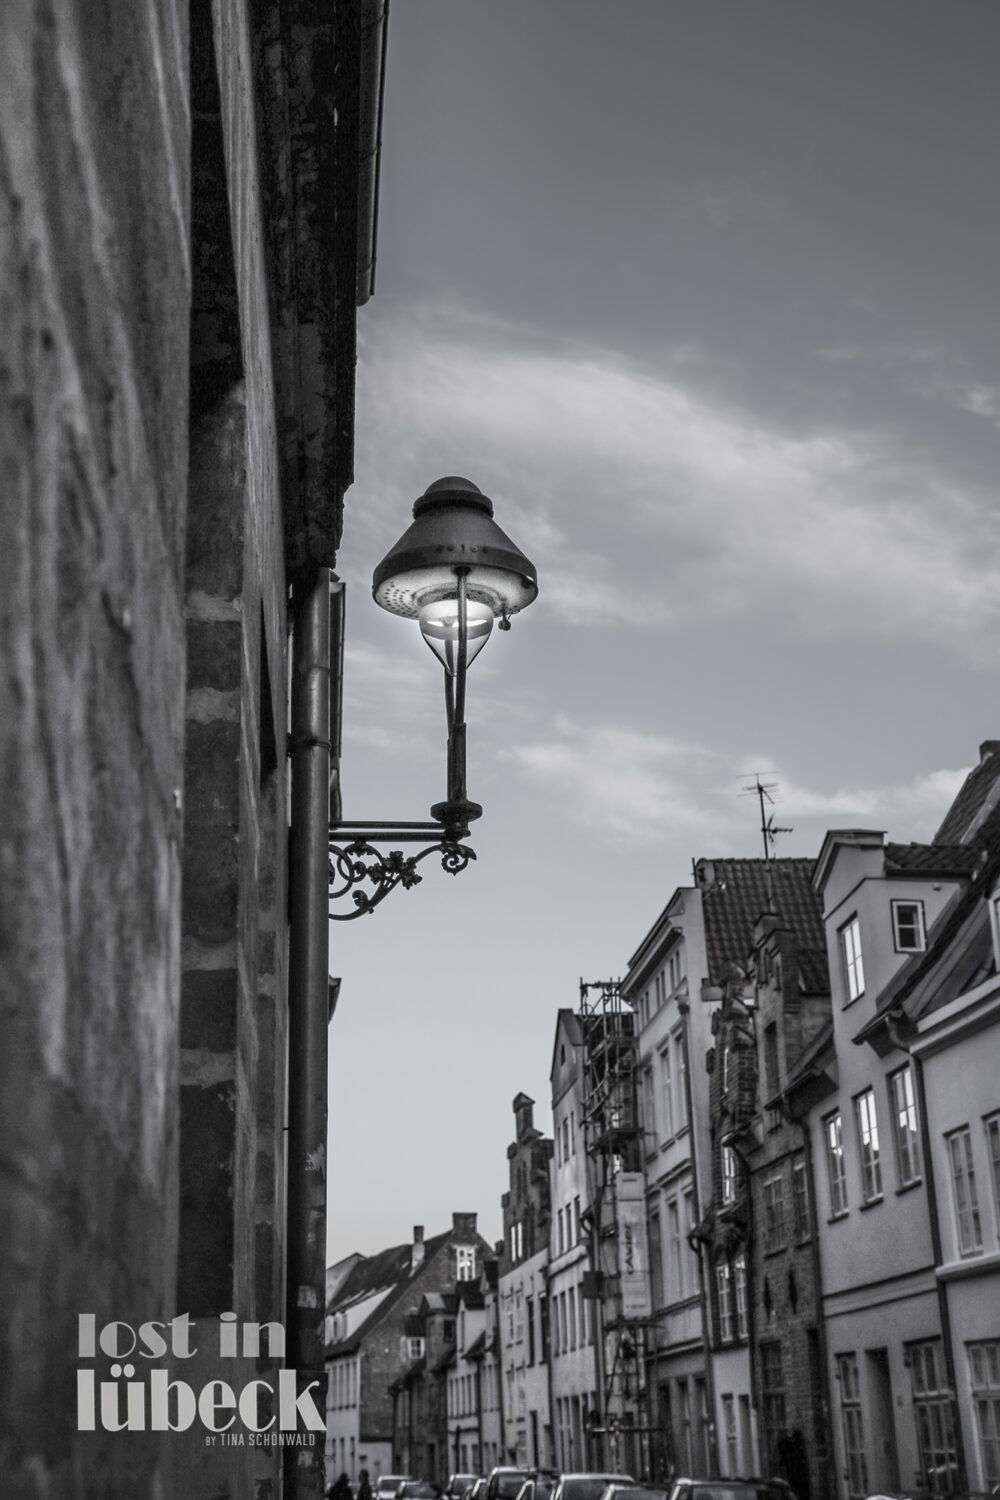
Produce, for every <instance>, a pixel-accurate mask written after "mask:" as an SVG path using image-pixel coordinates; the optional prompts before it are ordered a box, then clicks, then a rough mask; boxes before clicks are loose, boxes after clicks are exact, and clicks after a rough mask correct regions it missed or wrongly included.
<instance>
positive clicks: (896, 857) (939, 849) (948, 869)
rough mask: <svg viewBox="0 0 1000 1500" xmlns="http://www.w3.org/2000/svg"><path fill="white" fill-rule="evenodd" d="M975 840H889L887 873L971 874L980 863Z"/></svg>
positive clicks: (887, 845)
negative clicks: (937, 841) (898, 842)
mask: <svg viewBox="0 0 1000 1500" xmlns="http://www.w3.org/2000/svg"><path fill="white" fill-rule="evenodd" d="M980 859H981V855H980V851H979V849H978V848H977V847H976V846H975V845H974V844H939V843H933V844H886V846H885V870H886V874H892V873H894V872H895V871H897V870H898V871H899V872H900V873H906V874H915V875H971V873H972V871H973V870H974V869H975V868H976V866H977V865H978V864H979V862H980Z"/></svg>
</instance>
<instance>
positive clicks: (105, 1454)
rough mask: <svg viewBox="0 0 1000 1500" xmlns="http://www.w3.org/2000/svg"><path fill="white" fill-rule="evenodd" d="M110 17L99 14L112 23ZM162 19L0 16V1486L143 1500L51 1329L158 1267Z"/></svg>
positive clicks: (176, 835) (162, 1241) (176, 382)
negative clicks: (87, 1411)
mask: <svg viewBox="0 0 1000 1500" xmlns="http://www.w3.org/2000/svg"><path fill="white" fill-rule="evenodd" d="M126 10H127V15H126V14H125V12H126ZM187 10H188V7H187V4H186V3H180V0H163V3H162V4H159V5H156V6H153V5H140V6H137V7H133V6H129V7H127V8H125V7H122V6H121V5H115V4H112V3H110V0H61V3H60V4H58V5H57V4H54V3H51V0H49V3H45V0H19V3H16V4H10V5H4V6H3V7H0V327H2V329H3V339H2V342H0V470H2V483H0V507H2V518H3V527H2V530H3V538H4V545H3V547H2V549H0V659H2V668H3V669H2V671H0V722H2V724H3V752H2V756H3V759H2V767H0V769H2V785H3V792H4V805H3V813H2V832H0V880H2V887H3V903H4V904H3V912H2V921H0V925H2V931H3V938H2V943H3V957H2V964H0V968H2V974H3V978H2V985H3V993H2V1014H3V1017H4V1026H3V1037H2V1039H0V1097H2V1099H3V1105H4V1128H3V1131H2V1135H0V1139H2V1146H0V1150H2V1153H3V1173H2V1184H3V1185H2V1187H0V1222H2V1223H3V1226H4V1234H3V1243H2V1249H0V1284H2V1285H3V1288H4V1296H5V1302H6V1304H7V1306H8V1308H10V1309H12V1310H13V1311H12V1315H11V1316H10V1317H9V1318H8V1319H6V1320H5V1323H4V1328H3V1332H2V1333H0V1367H2V1373H0V1380H2V1386H3V1390H4V1401H3V1406H2V1412H0V1470H2V1473H3V1491H4V1495H5V1496H6V1497H10V1500H20V1497H41V1496H52V1497H55V1496H59V1497H64V1496H72V1495H77V1494H79V1495H83V1494H93V1493H95V1485H97V1486H99V1490H100V1493H101V1495H102V1496H107V1497H116V1496H122V1497H125V1496H129V1497H131V1496H133V1495H136V1494H144V1495H152V1494H167V1493H168V1492H169V1483H168V1481H167V1479H166V1476H165V1472H164V1462H163V1460H164V1454H163V1451H162V1447H161V1444H160V1443H159V1441H158V1440H156V1439H153V1438H148V1437H144V1436H142V1435H140V1434H136V1435H134V1437H133V1438H130V1439H129V1441H127V1442H125V1441H123V1440H122V1438H121V1437H120V1436H117V1435H115V1434H101V1433H97V1434H78V1433H77V1432H76V1430H75V1428H76V1420H75V1368H76V1347H77V1346H76V1333H77V1322H76V1319H77V1314H78V1312H81V1311H90V1312H93V1313H95V1314H96V1315H97V1318H98V1321H99V1323H103V1322H105V1321H108V1320H111V1319H124V1320H128V1321H130V1322H133V1323H135V1322H137V1321H140V1320H142V1319H147V1318H151V1317H157V1316H161V1315H163V1313H164V1312H165V1310H166V1309H167V1308H168V1307H169V1306H170V1304H171V1303H172V1299H173V1285H172V1271H173V1254H174V1247H175V1244H176V1234H177V1223H176V1211H175V1201H176V1191H175V1182H176V1176H175V1174H176V1131H175V1104H176V1028H177V995H178V991H179V973H178V969H179V942H180V934H179V924H178V911H179V899H178V895H179V883H180V839H181V785H182V777H181V742H182V716H183V694H184V649H183V605H182V600H183V551H182V538H183V533H184V520H185V496H186V472H187V383H188V295H189V274H190V272H189V261H188V248H187V240H188V222H187V220H188V208H187V205H188V197H189V179H188V162H189V144H188V136H189V119H188V78H187V68H186V56H187Z"/></svg>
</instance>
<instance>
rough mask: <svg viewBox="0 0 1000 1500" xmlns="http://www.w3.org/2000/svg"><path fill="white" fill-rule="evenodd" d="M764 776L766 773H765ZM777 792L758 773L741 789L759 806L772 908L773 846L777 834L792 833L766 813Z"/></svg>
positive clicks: (773, 782) (776, 788)
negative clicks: (750, 784) (773, 794)
mask: <svg viewBox="0 0 1000 1500" xmlns="http://www.w3.org/2000/svg"><path fill="white" fill-rule="evenodd" d="M765 774H766V773H765ZM777 790H778V783H777V782H776V781H761V779H760V772H759V771H758V772H756V773H755V775H754V780H753V785H752V786H745V787H744V788H743V792H744V795H746V796H752V797H756V798H757V801H758V803H759V804H760V836H761V839H762V840H763V843H764V858H765V860H766V861H767V901H768V906H770V907H772V908H773V905H774V890H773V882H772V875H771V861H772V860H773V858H774V844H775V841H776V840H777V837H778V834H779V833H794V831H795V830H794V829H793V828H779V827H778V826H777V825H776V823H775V821H774V817H775V815H774V813H773V812H768V810H767V809H768V806H771V807H773V806H774V804H775V799H774V798H773V797H772V796H771V793H772V792H776V791H777Z"/></svg>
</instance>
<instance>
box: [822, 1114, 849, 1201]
mask: <svg viewBox="0 0 1000 1500" xmlns="http://www.w3.org/2000/svg"><path fill="white" fill-rule="evenodd" d="M834 1122H836V1126H837V1141H836V1145H834V1143H833V1142H832V1141H831V1138H830V1128H831V1126H832V1125H833V1124H834ZM821 1123H822V1126H823V1155H824V1157H825V1159H826V1182H827V1193H828V1197H829V1200H830V1218H831V1219H840V1218H843V1216H844V1214H846V1213H847V1212H848V1198H847V1156H846V1153H845V1151H844V1119H843V1116H842V1115H841V1112H840V1110H839V1109H835V1110H831V1112H830V1113H829V1114H828V1115H824V1116H823V1119H822V1122H821ZM838 1167H839V1170H837V1168H838Z"/></svg>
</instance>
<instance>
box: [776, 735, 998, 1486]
mask: <svg viewBox="0 0 1000 1500" xmlns="http://www.w3.org/2000/svg"><path fill="white" fill-rule="evenodd" d="M998 748H1000V747H998V745H997V743H996V742H994V741H989V742H987V743H986V744H985V745H984V746H983V747H982V751H981V760H980V764H979V766H977V767H976V769H975V770H974V771H973V772H972V773H971V774H970V776H969V777H968V778H967V780H966V782H965V784H964V786H963V787H962V789H961V790H960V792H959V794H958V796H957V797H956V799H955V801H954V803H953V804H952V807H951V809H950V810H949V813H948V815H947V816H946V818H945V820H944V822H943V824H942V826H941V828H940V829H939V830H938V833H937V835H936V836H935V838H934V839H933V840H932V841H931V843H929V844H916V843H910V844H897V843H892V842H888V841H887V840H886V838H885V835H884V834H883V833H881V832H878V831H873V830H864V829H847V830H834V831H832V832H830V833H828V834H827V836H826V838H825V840H824V842H823V846H822V849H821V851H820V855H819V858H818V860H817V862H816V871H815V875H814V884H815V888H816V891H817V892H818V894H819V895H820V896H821V898H822V901H823V910H824V922H825V926H826V936H827V956H828V961H829V966H830V983H831V995H832V1009H831V1019H830V1026H829V1032H828V1035H827V1036H826V1037H818V1038H817V1039H816V1042H815V1043H814V1045H813V1047H812V1048H810V1049H808V1050H807V1052H806V1053H805V1054H804V1056H803V1058H802V1060H801V1063H800V1066H799V1068H798V1069H797V1070H796V1071H795V1072H794V1073H793V1075H792V1077H791V1078H790V1079H789V1080H788V1083H787V1085H786V1088H785V1090H784V1091H783V1095H782V1100H783V1103H784V1106H785V1107H786V1108H787V1109H788V1110H789V1112H790V1113H791V1114H792V1115H793V1116H794V1117H795V1118H796V1119H799V1120H801V1121H802V1122H803V1124H804V1125H805V1127H806V1130H807V1133H808V1150H809V1151H810V1152H811V1155H812V1159H813V1161H814V1163H815V1190H816V1231H817V1238H818V1248H819V1269H820V1276H821V1282H822V1301H821V1305H822V1318H823V1324H824V1329H825V1343H826V1348H825V1356H824V1362H825V1367H826V1369H825V1375H826V1384H827V1389H828V1391H829V1392H830V1396H831V1407H832V1411H831V1422H830V1427H831V1433H832V1438H833V1452H834V1462H833V1464H832V1466H831V1468H832V1472H833V1474H834V1476H835V1479H836V1482H837V1494H838V1496H840V1497H841V1500H855V1497H861V1496H863V1495H866V1494H870V1493H871V1492H872V1491H873V1490H883V1491H891V1490H898V1489H900V1488H908V1487H913V1488H916V1489H920V1490H924V1491H928V1492H930V1493H931V1494H932V1495H937V1494H945V1493H947V1492H949V1491H953V1490H957V1489H963V1488H965V1487H966V1485H965V1483H964V1464H963V1462H962V1452H961V1428H960V1425H959V1420H958V1413H957V1407H956V1389H955V1372H954V1368H953V1366H954V1359H953V1356H952V1351H951V1348H950V1342H949V1339H948V1336H947V1326H946V1324H947V1316H946V1312H945V1299H944V1298H943V1296H942V1290H941V1288H942V1282H941V1278H940V1272H939V1266H940V1262H941V1247H940V1245H939V1243H938V1239H939V1236H938V1231H937V1228H936V1212H935V1210H936V1207H937V1205H936V1202H935V1199H934V1195H933V1184H932V1182H931V1180H930V1178H929V1175H928V1162H927V1154H928V1143H927V1140H926V1138H925V1137H926V1134H927V1130H928V1122H927V1118H926V1109H925V1108H924V1107H922V1104H921V1099H920V1097H919V1094H920V1090H919V1077H918V1072H917V1068H916V1066H915V1063H914V1060H913V1058H912V1057H911V1054H910V1050H909V1048H910V1045H911V1042H912V1041H913V1038H914V1029H915V1026H918V1025H919V1022H915V1021H914V1018H913V1016H912V1015H911V1014H910V1009H911V1008H918V1007H917V1001H916V995H917V993H918V991H919V986H917V985H916V976H917V975H918V974H920V973H923V972H926V970H925V964H926V963H927V961H928V959H927V956H928V955H929V954H931V953H936V952H937V953H940V952H942V947H943V948H944V949H949V950H950V953H951V959H952V961H954V960H955V958H956V956H957V953H958V950H957V949H953V948H951V944H950V943H949V941H948V934H949V933H950V932H952V931H953V930H954V923H955V921H956V918H957V914H958V913H960V912H961V911H962V910H963V909H964V906H965V903H966V902H967V901H969V900H973V902H974V901H975V899H976V898H974V897H970V894H969V893H970V892H971V891H974V890H975V889H976V887H978V886H980V885H981V882H982V872H983V869H984V866H985V864H986V863H987V861H988V845H989V842H990V839H991V838H992V832H991V830H992V828H993V827H994V824H995V816H994V814H995V809H996V807H997V803H998V800H1000V754H998V753H997V751H998ZM942 962H946V960H942ZM939 972H943V971H939ZM946 992H947V991H946V990H943V991H941V992H940V993H942V994H944V993H946ZM920 993H923V994H924V996H925V998H927V992H926V991H920ZM927 1027H928V1031H930V1030H931V1029H932V1028H933V1023H931V1022H928V1023H927ZM938 1076H939V1077H943V1076H944V1070H942V1072H941V1073H939V1074H938ZM964 1094H965V1091H964V1089H963V1090H962V1091H961V1092H960V1093H959V1094H958V1095H957V1098H958V1099H959V1100H962V1099H963V1096H964ZM950 1139H954V1140H956V1141H959V1142H960V1143H961V1142H962V1141H963V1140H964V1138H963V1137H961V1136H960V1135H954V1136H951V1137H950ZM961 1149H962V1146H961V1144H960V1145H959V1146H957V1147H956V1148H955V1150H956V1152H957V1155H956V1160H960V1159H961ZM961 1180H962V1182H963V1184H964V1182H965V1179H961ZM781 1352H782V1354H783V1355H784V1354H785V1351H781ZM777 1373H779V1374H780V1375H781V1376H782V1377H783V1378H784V1379H785V1380H786V1381H787V1378H788V1369H787V1364H786V1365H785V1367H784V1369H783V1370H781V1371H778V1372H777Z"/></svg>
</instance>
